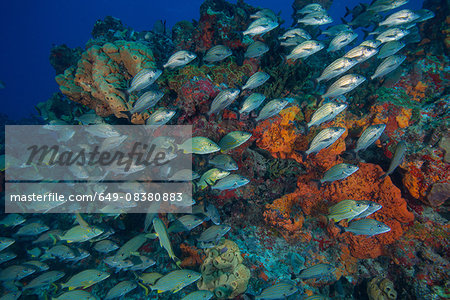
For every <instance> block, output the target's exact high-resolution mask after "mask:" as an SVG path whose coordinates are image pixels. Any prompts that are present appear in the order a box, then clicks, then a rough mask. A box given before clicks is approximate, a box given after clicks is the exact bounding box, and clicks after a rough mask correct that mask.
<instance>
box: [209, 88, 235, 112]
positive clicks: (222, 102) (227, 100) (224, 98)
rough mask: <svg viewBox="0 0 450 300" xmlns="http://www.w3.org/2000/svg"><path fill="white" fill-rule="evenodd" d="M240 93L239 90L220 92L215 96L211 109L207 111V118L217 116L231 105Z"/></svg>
mask: <svg viewBox="0 0 450 300" xmlns="http://www.w3.org/2000/svg"><path fill="white" fill-rule="evenodd" d="M240 92H241V91H240V90H239V89H225V90H223V91H221V92H220V93H219V94H217V96H216V97H215V98H214V100H213V102H212V103H211V108H210V110H209V111H208V116H210V115H212V114H217V113H219V112H221V111H222V110H224V109H225V108H227V107H228V106H229V105H230V104H231V103H233V102H234V100H236V98H237V96H239V93H240Z"/></svg>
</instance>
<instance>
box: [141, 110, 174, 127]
mask: <svg viewBox="0 0 450 300" xmlns="http://www.w3.org/2000/svg"><path fill="white" fill-rule="evenodd" d="M175 113H176V111H174V110H169V109H166V108H158V110H157V111H155V112H153V113H152V114H151V115H150V117H149V118H148V119H147V120H146V121H145V124H146V125H152V126H155V127H159V126H162V125H165V124H167V122H169V121H170V119H172V117H173V116H174V115H175Z"/></svg>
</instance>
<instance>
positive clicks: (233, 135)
mask: <svg viewBox="0 0 450 300" xmlns="http://www.w3.org/2000/svg"><path fill="white" fill-rule="evenodd" d="M251 137H252V134H251V133H249V132H244V131H232V132H230V133H228V134H227V135H225V136H224V137H223V138H222V139H221V140H220V141H219V147H220V149H221V150H222V152H225V151H228V150H231V149H234V148H237V147H239V146H240V145H242V144H243V143H245V142H246V141H248V140H249V139H250V138H251Z"/></svg>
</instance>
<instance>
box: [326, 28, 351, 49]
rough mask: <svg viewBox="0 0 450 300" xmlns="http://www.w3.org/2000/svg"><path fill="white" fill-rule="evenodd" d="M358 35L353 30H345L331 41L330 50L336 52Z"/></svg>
mask: <svg viewBox="0 0 450 300" xmlns="http://www.w3.org/2000/svg"><path fill="white" fill-rule="evenodd" d="M357 37H358V34H356V33H355V32H353V31H344V32H341V33H339V34H338V35H336V36H335V37H334V38H333V39H332V40H331V42H330V46H329V47H328V49H327V51H328V52H335V51H338V50H341V49H342V48H344V47H345V46H347V45H348V44H350V43H351V42H353V41H354V40H355V39H356V38H357Z"/></svg>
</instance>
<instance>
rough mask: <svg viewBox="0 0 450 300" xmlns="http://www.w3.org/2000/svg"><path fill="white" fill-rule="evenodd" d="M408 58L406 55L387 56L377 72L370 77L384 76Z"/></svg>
mask: <svg viewBox="0 0 450 300" xmlns="http://www.w3.org/2000/svg"><path fill="white" fill-rule="evenodd" d="M405 59H406V56H404V55H391V56H389V57H387V58H385V59H384V60H383V61H382V62H381V64H380V65H379V66H378V67H377V69H376V70H375V73H374V74H373V75H372V76H371V77H370V79H372V80H373V79H375V78H377V77H382V76H384V75H386V74H388V73H390V72H392V71H394V70H395V69H397V68H398V67H399V66H400V65H401V64H402V62H403V61H404V60H405Z"/></svg>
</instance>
